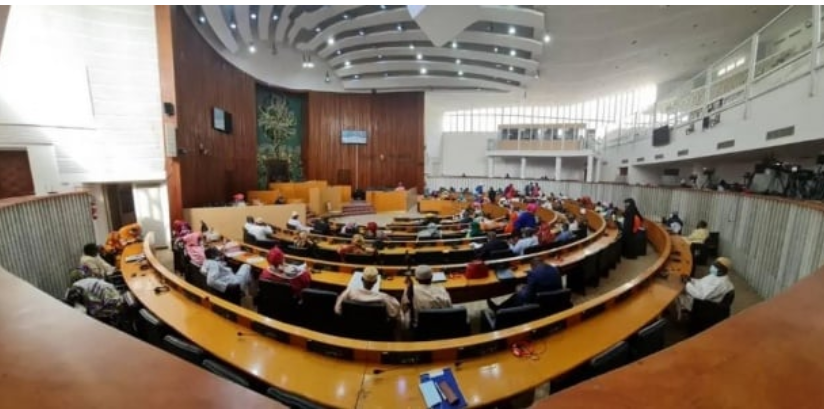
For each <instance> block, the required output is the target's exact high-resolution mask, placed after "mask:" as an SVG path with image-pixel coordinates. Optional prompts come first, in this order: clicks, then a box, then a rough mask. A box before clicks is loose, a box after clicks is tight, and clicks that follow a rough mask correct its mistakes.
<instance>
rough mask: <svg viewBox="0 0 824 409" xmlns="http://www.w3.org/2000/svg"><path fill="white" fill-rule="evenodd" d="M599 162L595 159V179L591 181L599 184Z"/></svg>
mask: <svg viewBox="0 0 824 409" xmlns="http://www.w3.org/2000/svg"><path fill="white" fill-rule="evenodd" d="M601 168H602V166H601V160H600V159H598V158H595V177H594V178H593V179H592V181H593V182H596V183H598V182H600V181H601Z"/></svg>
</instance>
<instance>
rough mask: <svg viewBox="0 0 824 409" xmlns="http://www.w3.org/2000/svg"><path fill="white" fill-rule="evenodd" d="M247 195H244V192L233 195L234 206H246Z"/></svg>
mask: <svg viewBox="0 0 824 409" xmlns="http://www.w3.org/2000/svg"><path fill="white" fill-rule="evenodd" d="M245 199H246V197H245V196H243V193H238V194H236V195H234V196H232V206H240V207H242V206H246V201H245Z"/></svg>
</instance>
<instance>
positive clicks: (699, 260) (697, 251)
mask: <svg viewBox="0 0 824 409" xmlns="http://www.w3.org/2000/svg"><path fill="white" fill-rule="evenodd" d="M690 252H691V253H692V261H693V263H692V272H691V275H695V266H697V265H699V264H700V265H702V266H703V265H706V264H707V259H708V257H707V249H706V247H705V245H704V243H690Z"/></svg>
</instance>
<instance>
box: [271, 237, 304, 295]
mask: <svg viewBox="0 0 824 409" xmlns="http://www.w3.org/2000/svg"><path fill="white" fill-rule="evenodd" d="M266 261H268V262H269V267H267V268H265V269H264V270H263V272H261V273H260V278H259V280H260V281H271V282H274V283H286V284H289V285H290V286H292V294H293V295H294V296H295V297H300V293H301V291H303V289H304V288H308V287H309V285H310V284H312V274H310V273H309V271H308V270H307V269H306V265H300V266H295V265H291V264H287V263H285V262H284V256H283V251H281V249H280V248H279V247H277V246H275V247H272V249H271V250H269V254H267V255H266Z"/></svg>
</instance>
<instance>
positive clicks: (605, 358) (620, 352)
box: [588, 341, 629, 378]
mask: <svg viewBox="0 0 824 409" xmlns="http://www.w3.org/2000/svg"><path fill="white" fill-rule="evenodd" d="M628 363H629V344H627V342H626V341H621V342H619V343H617V344H615V345H613V346H612V347H610V348H609V349H608V350H606V351H604V352H602V353H600V354H598V355H597V356H595V357H594V358H592V359H590V361H589V371H588V372H589V373H588V378H594V377H596V376H598V375H601V374H605V373H607V372H609V371H611V370H613V369H618V368H620V367H622V366H624V365H626V364H628Z"/></svg>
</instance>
